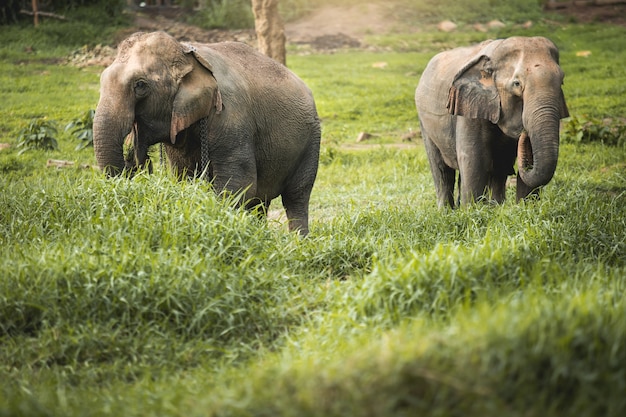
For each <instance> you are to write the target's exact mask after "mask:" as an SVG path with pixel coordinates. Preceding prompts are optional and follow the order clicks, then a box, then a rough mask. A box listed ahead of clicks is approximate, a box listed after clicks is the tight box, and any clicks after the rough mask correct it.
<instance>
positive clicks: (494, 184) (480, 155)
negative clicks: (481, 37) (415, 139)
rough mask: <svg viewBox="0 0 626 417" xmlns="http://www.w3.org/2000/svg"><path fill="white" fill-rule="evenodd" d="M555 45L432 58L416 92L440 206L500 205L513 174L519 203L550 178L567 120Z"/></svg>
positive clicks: (517, 40) (532, 43) (492, 46)
mask: <svg viewBox="0 0 626 417" xmlns="http://www.w3.org/2000/svg"><path fill="white" fill-rule="evenodd" d="M562 83H563V71H562V70H561V68H560V67H559V53H558V50H557V48H556V46H555V45H554V44H553V43H552V42H551V41H550V40H548V39H546V38H543V37H534V38H527V37H512V38H508V39H499V40H493V41H485V42H483V43H481V44H478V45H474V46H470V47H465V48H456V49H453V50H450V51H446V52H442V53H440V54H438V55H436V56H435V57H434V58H433V59H432V60H431V61H430V62H429V64H428V66H427V67H426V69H425V70H424V73H423V74H422V77H421V79H420V81H419V84H418V86H417V89H416V92H415V103H416V106H417V112H418V115H419V120H420V126H421V129H422V136H423V138H424V145H425V147H426V152H427V154H428V159H429V161H430V167H431V172H432V175H433V179H434V182H435V189H436V192H437V202H438V205H439V206H440V207H444V206H451V207H454V205H455V198H454V183H455V176H456V171H459V179H458V181H459V184H460V187H459V188H460V190H459V195H458V200H460V201H459V203H460V204H461V205H465V204H468V203H471V202H473V201H476V200H483V199H484V200H489V201H496V202H498V203H501V202H503V201H504V198H505V184H506V179H507V176H509V175H512V174H514V173H515V170H514V166H515V158H516V156H517V162H518V163H517V199H518V200H520V199H523V198H526V197H527V196H528V195H531V194H537V193H538V190H539V188H540V187H541V186H543V185H545V184H547V183H548V182H549V181H550V180H551V179H552V176H553V175H554V171H555V169H556V165H557V159H558V154H559V122H560V119H561V118H564V117H567V116H568V111H567V106H566V104H565V99H564V96H563V91H562V89H561V85H562Z"/></svg>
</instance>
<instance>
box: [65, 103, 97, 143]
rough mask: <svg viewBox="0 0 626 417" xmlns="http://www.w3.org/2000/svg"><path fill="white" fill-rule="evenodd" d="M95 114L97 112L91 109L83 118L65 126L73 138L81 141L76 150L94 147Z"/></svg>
mask: <svg viewBox="0 0 626 417" xmlns="http://www.w3.org/2000/svg"><path fill="white" fill-rule="evenodd" d="M95 114H96V111H95V110H93V109H89V110H87V112H85V113H84V114H83V115H82V116H81V117H79V118H77V119H74V120H72V121H71V122H69V123H68V124H67V125H66V126H65V131H66V132H68V131H69V132H70V133H71V134H72V136H74V137H75V138H76V139H78V140H80V141H81V142H80V143H79V144H78V145H77V146H76V150H80V149H85V148H88V147H92V146H93V116H94V115H95Z"/></svg>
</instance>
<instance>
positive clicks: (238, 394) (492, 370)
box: [0, 145, 626, 416]
mask: <svg viewBox="0 0 626 417" xmlns="http://www.w3.org/2000/svg"><path fill="white" fill-rule="evenodd" d="M337 152H338V154H337V155H336V157H335V158H334V159H333V160H332V161H327V162H326V163H325V164H324V165H322V168H321V173H320V176H321V178H320V180H321V182H320V184H324V186H320V187H319V188H318V189H317V190H316V193H315V200H316V201H315V203H314V204H315V207H322V205H323V202H324V201H325V202H326V205H327V206H328V207H327V208H325V209H323V210H321V212H322V213H323V215H320V211H319V210H318V209H315V210H313V215H314V221H313V222H312V235H311V236H310V237H309V238H307V239H304V240H302V239H299V238H297V237H296V236H294V235H291V234H288V233H286V232H285V231H284V229H283V226H282V225H280V224H275V223H272V222H270V223H269V224H265V223H263V222H259V221H258V220H257V219H256V218H255V217H254V216H250V215H248V214H246V213H244V212H241V211H238V210H234V209H232V208H230V207H229V206H228V203H227V202H221V201H219V200H217V199H216V198H215V197H214V195H213V194H212V192H210V190H208V189H206V187H205V186H204V185H203V184H198V183H195V182H192V183H188V182H183V183H178V182H176V181H174V180H173V179H172V178H170V177H169V176H166V175H163V174H160V173H157V174H154V175H152V176H147V175H145V176H144V175H142V176H139V177H138V178H135V179H134V180H132V181H128V180H125V179H119V180H115V181H110V180H105V179H103V178H101V177H100V176H99V175H98V174H97V173H87V174H85V173H84V172H81V171H79V170H76V171H71V170H70V171H62V172H55V173H53V175H50V174H49V175H48V176H47V177H44V178H26V179H25V180H24V181H5V180H3V183H2V188H3V193H2V197H1V198H2V201H1V202H0V207H2V210H1V211H0V218H1V219H2V221H1V222H0V224H1V225H2V230H1V233H0V236H2V237H1V239H2V240H1V242H0V243H1V245H0V247H1V248H2V249H1V250H0V251H1V252H0V256H1V258H2V259H3V263H2V267H1V270H0V274H1V275H2V277H3V279H2V282H1V285H2V291H0V293H1V294H2V298H1V299H0V302H1V304H2V308H0V314H1V317H0V323H2V326H1V330H2V338H3V345H2V346H3V347H2V350H1V351H0V355H1V357H2V364H3V365H2V368H1V369H0V373H1V374H2V375H3V380H4V381H5V383H4V384H3V391H2V392H3V394H2V395H3V397H4V399H3V400H2V402H1V403H0V407H1V408H2V409H4V410H5V412H7V413H9V414H15V413H23V414H24V415H48V413H51V414H52V415H66V416H72V415H119V414H120V413H123V414H125V415H137V416H139V415H146V414H159V415H213V414H215V415H345V414H346V413H355V414H369V413H371V414H372V415H397V414H399V415H402V414H403V413H405V412H406V413H409V412H410V413H413V412H418V411H424V412H425V411H426V410H431V411H433V410H435V411H437V410H438V411H437V412H435V414H437V413H441V414H442V415H454V414H455V413H456V411H453V410H458V413H459V414H464V415H466V414H467V413H469V414H473V415H482V414H483V413H485V412H488V411H489V410H492V412H497V413H505V412H506V413H508V414H511V413H512V414H515V412H519V413H520V414H525V413H528V412H531V413H538V414H542V415H561V413H563V412H565V413H567V412H573V410H576V412H577V413H578V415H618V414H619V413H618V411H619V412H622V411H623V410H624V406H625V404H624V402H623V396H622V395H621V394H620V393H621V392H622V391H621V390H622V389H623V384H624V381H623V379H622V378H623V373H622V369H623V368H622V364H623V363H624V360H625V359H626V357H625V355H626V337H625V334H626V333H625V332H626V322H624V315H623V313H624V309H625V306H624V302H623V297H622V294H623V291H624V288H625V285H626V282H624V279H625V277H626V256H624V255H625V254H626V242H625V241H624V238H623V236H624V233H625V231H626V222H625V219H626V209H625V207H626V206H625V204H624V203H625V201H624V200H625V198H626V178H625V177H624V174H623V172H624V171H623V168H624V163H623V161H624V157H625V156H626V155H624V152H623V151H621V152H615V149H611V148H604V147H602V146H601V145H587V146H584V147H579V148H575V147H573V146H571V145H569V146H564V149H563V152H562V155H563V157H562V164H560V170H559V171H558V174H557V177H556V178H555V180H554V181H553V182H552V183H551V184H550V185H549V186H548V187H547V188H546V190H545V193H544V195H543V198H542V199H541V200H540V201H535V202H529V203H526V204H521V205H517V204H514V203H513V202H509V203H507V204H505V205H504V206H501V207H490V206H483V205H479V206H475V207H472V208H471V209H467V210H459V211H438V210H436V209H435V208H434V197H433V196H431V194H432V193H431V192H430V191H431V190H429V189H428V190H421V189H420V187H422V186H421V185H418V186H417V188H415V190H416V191H415V192H412V193H410V194H408V195H407V193H408V191H407V190H410V189H411V188H412V187H413V186H414V185H415V184H414V183H415V178H422V177H427V167H426V165H425V155H424V152H423V150H422V149H421V148H415V149H410V150H400V151H385V152H389V153H388V154H387V155H386V157H385V158H382V157H381V156H380V152H379V151H376V150H373V151H359V152H356V153H355V152H348V151H337ZM586 154H592V155H594V158H593V159H591V158H587V157H586V156H585V155H586ZM392 161H393V162H392ZM363 166H368V170H367V171H365V172H363V171H362V170H361V167H363ZM405 170H407V171H413V172H414V174H413V175H409V174H407V175H403V173H404V171H405ZM337 172H342V173H343V176H341V177H340V176H337V175H335V173H337ZM357 173H359V174H358V175H357ZM346 177H349V178H352V180H351V182H352V183H353V185H354V191H352V192H349V191H346V194H347V195H346V196H344V197H345V200H343V201H342V200H341V199H340V200H339V201H334V200H333V197H332V196H333V195H334V193H335V192H336V191H335V190H334V187H335V186H337V187H339V186H340V184H341V183H345V182H346ZM380 178H382V179H383V181H384V182H385V184H386V185H388V188H387V189H386V190H385V192H384V193H383V192H381V191H380V190H378V189H376V187H371V188H370V190H371V191H370V193H369V194H368V195H367V196H364V195H362V193H363V190H360V189H359V186H360V185H359V184H360V183H361V182H363V183H369V184H373V183H376V181H378V180H379V179H380ZM419 182H420V183H421V182H422V181H421V180H419ZM426 188H428V187H426ZM511 192H512V190H511ZM331 212H332V215H331V214H330V213H331ZM452 404H455V406H454V408H450V407H451V406H452ZM433 412H434V411H433Z"/></svg>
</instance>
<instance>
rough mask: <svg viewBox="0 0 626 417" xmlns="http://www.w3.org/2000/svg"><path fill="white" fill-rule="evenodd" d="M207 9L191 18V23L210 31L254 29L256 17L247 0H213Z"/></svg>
mask: <svg viewBox="0 0 626 417" xmlns="http://www.w3.org/2000/svg"><path fill="white" fill-rule="evenodd" d="M208 3H209V4H208V5H207V7H206V9H204V10H202V11H201V12H200V13H197V14H194V16H193V17H191V19H190V20H191V22H192V23H194V24H196V25H198V26H201V27H205V28H208V29H214V28H229V29H244V28H253V27H254V16H253V14H252V8H251V7H250V2H249V1H247V0H211V1H209V2H208Z"/></svg>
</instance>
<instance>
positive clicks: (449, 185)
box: [422, 130, 460, 207]
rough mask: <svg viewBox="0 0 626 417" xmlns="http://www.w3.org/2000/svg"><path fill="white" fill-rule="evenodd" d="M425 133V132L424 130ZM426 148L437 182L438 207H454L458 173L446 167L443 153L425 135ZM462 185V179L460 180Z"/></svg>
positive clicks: (431, 169)
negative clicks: (455, 183)
mask: <svg viewBox="0 0 626 417" xmlns="http://www.w3.org/2000/svg"><path fill="white" fill-rule="evenodd" d="M422 131H423V130H422ZM424 147H425V148H426V154H427V155H428V160H429V162H430V171H431V173H432V175H433V180H434V182H435V191H436V192H437V205H438V206H439V207H446V206H447V207H454V182H455V179H456V172H455V170H454V169H453V168H450V167H449V166H447V165H446V163H445V162H444V160H443V156H442V155H441V151H440V150H439V149H438V148H437V146H436V145H435V144H434V143H433V141H431V140H430V139H429V138H428V137H426V136H425V135H424ZM459 184H460V179H459Z"/></svg>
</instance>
